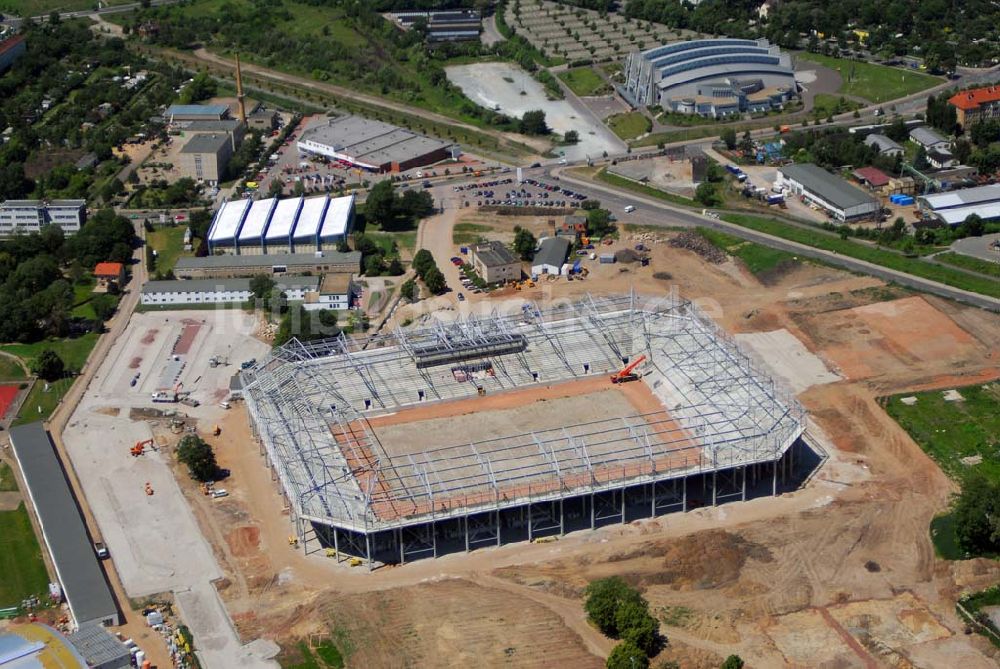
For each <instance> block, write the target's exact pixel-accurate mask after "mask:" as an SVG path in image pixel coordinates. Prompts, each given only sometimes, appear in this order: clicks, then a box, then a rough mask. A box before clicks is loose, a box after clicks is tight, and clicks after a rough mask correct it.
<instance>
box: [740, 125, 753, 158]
mask: <svg viewBox="0 0 1000 669" xmlns="http://www.w3.org/2000/svg"><path fill="white" fill-rule="evenodd" d="M740 153H742V154H743V155H744V156H749V155H751V154H752V153H753V137H751V136H750V131H749V130H747V131H745V132H744V133H743V138H742V139H741V140H740Z"/></svg>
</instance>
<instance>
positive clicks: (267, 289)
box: [250, 274, 274, 300]
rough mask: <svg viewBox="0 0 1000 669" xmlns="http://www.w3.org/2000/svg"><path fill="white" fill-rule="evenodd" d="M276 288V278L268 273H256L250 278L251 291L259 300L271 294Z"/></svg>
mask: <svg viewBox="0 0 1000 669" xmlns="http://www.w3.org/2000/svg"><path fill="white" fill-rule="evenodd" d="M273 290H274V279H272V278H271V277H270V275H268V274H255V275H253V277H251V278H250V292H251V293H253V296H254V297H255V298H256V299H258V300H263V299H266V298H268V297H270V296H271V292H272V291H273Z"/></svg>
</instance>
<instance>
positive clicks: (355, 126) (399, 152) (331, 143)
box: [298, 116, 452, 172]
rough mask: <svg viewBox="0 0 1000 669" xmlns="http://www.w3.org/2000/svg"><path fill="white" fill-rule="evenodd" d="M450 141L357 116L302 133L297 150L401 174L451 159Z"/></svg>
mask: <svg viewBox="0 0 1000 669" xmlns="http://www.w3.org/2000/svg"><path fill="white" fill-rule="evenodd" d="M451 146H452V144H451V143H449V142H442V141H440V140H437V139H431V138H430V137H426V136H424V135H418V134H416V133H414V132H411V131H409V130H405V129H403V128H400V127H397V126H394V125H390V124H388V123H382V122H381V121H373V120H371V119H364V118H360V117H358V116H341V117H339V118H335V119H330V120H329V121H328V122H327V123H325V124H323V125H318V126H313V127H311V128H308V129H307V130H306V131H305V132H303V133H302V136H301V137H300V138H299V141H298V148H299V150H300V151H302V152H305V153H313V154H317V155H321V156H326V157H327V158H333V159H334V160H343V161H346V162H349V163H351V164H352V165H356V166H358V167H361V168H364V169H368V170H373V171H378V172H401V171H405V170H408V169H411V168H413V167H422V166H424V165H430V164H432V163H436V162H440V161H442V160H445V159H447V158H450V157H451Z"/></svg>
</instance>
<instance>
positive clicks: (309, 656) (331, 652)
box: [278, 639, 344, 669]
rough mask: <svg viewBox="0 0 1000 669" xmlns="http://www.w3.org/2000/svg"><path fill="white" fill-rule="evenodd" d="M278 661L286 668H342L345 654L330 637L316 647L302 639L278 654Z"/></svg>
mask: <svg viewBox="0 0 1000 669" xmlns="http://www.w3.org/2000/svg"><path fill="white" fill-rule="evenodd" d="M278 661H279V663H280V664H281V666H282V667H285V668H286V669H340V668H341V667H343V666H344V657H343V655H341V653H340V651H339V650H338V649H337V646H335V645H334V643H333V642H332V641H331V640H329V639H326V640H324V641H322V642H320V643H319V644H318V645H317V646H316V647H315V648H310V647H309V644H308V643H306V642H305V641H300V642H298V643H297V644H295V645H294V646H293V647H291V648H289V649H287V650H285V651H283V652H282V653H281V655H279V656H278Z"/></svg>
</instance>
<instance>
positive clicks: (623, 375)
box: [611, 355, 646, 383]
mask: <svg viewBox="0 0 1000 669" xmlns="http://www.w3.org/2000/svg"><path fill="white" fill-rule="evenodd" d="M645 361H646V356H645V355H640V356H639V357H638V358H636V359H635V360H633V361H632V362H630V363H629V364H627V365H625V366H624V367H622V368H621V369H620V370H618V371H617V372H615V373H614V374H612V375H611V383H625V382H626V381H635V380H636V379H638V378H639V375H638V374H637V373H636V372H635V368H636V367H638V366H639V365H641V364H642V363H644V362H645Z"/></svg>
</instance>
